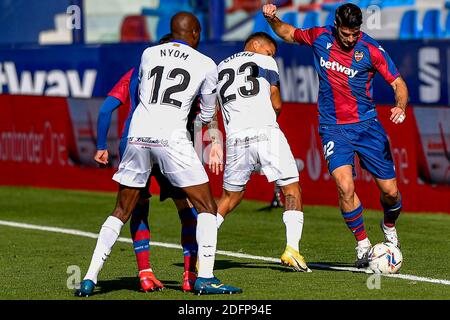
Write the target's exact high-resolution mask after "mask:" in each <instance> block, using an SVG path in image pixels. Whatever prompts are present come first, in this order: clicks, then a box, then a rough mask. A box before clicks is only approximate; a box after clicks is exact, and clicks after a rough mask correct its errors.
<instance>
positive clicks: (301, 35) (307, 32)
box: [294, 27, 326, 46]
mask: <svg viewBox="0 0 450 320" xmlns="http://www.w3.org/2000/svg"><path fill="white" fill-rule="evenodd" d="M325 30H326V29H325V28H323V27H314V28H310V29H295V31H294V40H295V42H297V43H299V44H307V45H309V46H312V45H313V43H314V41H316V39H317V38H318V37H319V36H320V35H321V34H322V33H324V32H325Z"/></svg>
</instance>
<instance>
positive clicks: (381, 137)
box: [319, 118, 395, 179]
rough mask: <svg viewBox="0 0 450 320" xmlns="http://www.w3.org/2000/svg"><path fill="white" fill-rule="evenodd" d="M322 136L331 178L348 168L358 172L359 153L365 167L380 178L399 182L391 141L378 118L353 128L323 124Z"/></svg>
mask: <svg viewBox="0 0 450 320" xmlns="http://www.w3.org/2000/svg"><path fill="white" fill-rule="evenodd" d="M319 135H320V137H321V139H322V147H323V153H324V157H325V160H326V161H327V165H328V171H329V172H330V174H331V173H332V172H333V171H334V170H335V169H336V168H339V167H341V166H344V165H351V166H352V167H353V168H354V166H355V153H356V154H357V155H358V158H359V163H360V165H361V167H362V168H363V169H366V170H367V171H369V172H370V173H371V174H372V175H373V176H375V177H376V178H379V179H392V178H395V168H394V161H393V159H392V154H391V148H390V145H389V140H388V138H387V135H386V132H385V131H384V129H383V127H382V125H381V123H380V122H379V121H378V119H377V118H373V119H370V120H366V121H362V122H358V123H351V124H337V125H336V124H331V125H330V124H321V125H319ZM354 172H355V171H354V170H353V173H354Z"/></svg>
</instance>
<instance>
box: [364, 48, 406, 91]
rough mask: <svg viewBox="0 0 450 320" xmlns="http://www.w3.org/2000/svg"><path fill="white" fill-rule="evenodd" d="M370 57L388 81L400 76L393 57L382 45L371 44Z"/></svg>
mask: <svg viewBox="0 0 450 320" xmlns="http://www.w3.org/2000/svg"><path fill="white" fill-rule="evenodd" d="M369 51H370V59H371V62H372V65H373V67H374V68H375V69H376V70H377V71H378V72H379V73H380V74H381V76H382V77H383V78H384V80H386V81H387V82H388V83H392V82H393V81H394V80H395V79H397V78H398V77H399V76H400V73H399V72H398V70H397V67H396V66H395V64H394V62H393V61H392V59H391V57H389V55H388V54H387V52H386V51H384V49H383V48H382V47H381V46H378V47H376V46H373V45H369Z"/></svg>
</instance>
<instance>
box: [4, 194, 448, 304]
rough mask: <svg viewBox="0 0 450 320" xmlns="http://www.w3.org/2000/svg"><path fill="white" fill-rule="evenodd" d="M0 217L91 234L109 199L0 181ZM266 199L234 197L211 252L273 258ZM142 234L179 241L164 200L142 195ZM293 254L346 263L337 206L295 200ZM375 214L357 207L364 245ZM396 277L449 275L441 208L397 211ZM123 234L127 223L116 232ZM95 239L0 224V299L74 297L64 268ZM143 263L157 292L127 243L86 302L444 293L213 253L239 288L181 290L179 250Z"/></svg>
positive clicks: (349, 261)
mask: <svg viewBox="0 0 450 320" xmlns="http://www.w3.org/2000/svg"><path fill="white" fill-rule="evenodd" d="M0 203H1V204H2V205H1V208H0V220H8V221H15V222H24V223H30V224H37V225H42V226H52V227H62V228H70V229H77V230H82V231H89V232H95V233H98V231H99V230H100V226H101V224H102V223H103V222H104V220H105V218H106V217H107V215H108V214H109V213H110V212H111V210H112V209H113V207H114V204H115V194H112V193H94V192H78V191H62V190H47V189H33V188H10V187H0ZM266 205H267V204H266V203H261V202H254V201H244V202H243V203H241V205H240V206H239V207H238V208H237V209H236V210H235V212H233V213H231V214H230V215H229V216H228V218H227V220H226V221H225V223H224V224H223V225H222V228H221V229H220V231H219V241H218V249H219V250H227V251H233V252H240V253H246V254H251V255H260V256H266V257H274V258H279V257H280V255H281V253H282V252H283V250H284V246H285V227H284V224H283V222H282V210H281V209H276V210H272V211H271V212H258V209H260V208H262V207H264V206H266ZM150 208H151V209H150V227H151V234H152V241H158V242H166V243H174V244H179V239H180V223H179V218H178V214H177V212H176V209H175V206H174V205H173V203H172V202H171V201H169V200H168V201H166V202H163V203H161V202H159V199H158V197H153V198H152V199H151V206H150ZM304 211H305V225H304V229H303V237H302V241H301V247H300V251H301V253H302V254H303V255H304V256H305V258H306V260H307V262H308V263H321V264H331V265H339V266H353V261H354V259H355V252H354V246H355V242H354V238H353V236H352V235H351V234H350V232H349V231H348V229H347V227H346V225H345V223H344V222H343V220H342V217H341V215H340V213H339V210H338V209H337V208H332V207H323V206H306V207H305V210H304ZM381 217H382V213H381V212H379V211H372V210H366V211H365V212H364V220H365V223H366V229H367V232H368V234H369V237H370V239H371V241H372V244H375V243H377V242H381V241H382V240H383V236H382V233H381V230H380V228H379V221H380V219H381ZM398 231H399V235H400V239H401V242H402V253H403V256H404V264H403V267H402V269H401V273H402V274H411V275H416V276H422V277H430V278H436V279H446V280H450V268H449V267H450V262H449V259H448V252H450V242H449V241H448V234H450V215H445V214H432V215H431V214H403V215H402V216H401V218H400V220H399V225H398ZM121 236H122V237H128V238H129V236H130V235H129V224H128V223H127V224H126V225H125V226H124V228H123V229H122V233H121ZM95 243H96V240H95V239H90V238H84V237H81V236H75V235H66V234H58V233H53V232H46V231H37V230H27V229H20V228H15V227H8V226H1V225H0V252H1V256H0V270H2V272H1V273H0V284H1V288H2V290H1V291H0V299H64V300H66V299H79V298H75V297H74V296H73V290H69V289H68V288H67V285H66V283H67V278H68V276H69V275H68V274H67V267H68V266H70V265H78V266H80V268H81V273H82V274H81V276H84V274H85V272H86V271H87V268H88V266H89V262H90V259H91V255H92V252H93V249H94V247H95ZM151 263H152V267H153V269H154V271H155V273H156V275H157V276H158V278H159V279H160V280H161V281H162V282H163V283H164V284H165V286H166V290H164V291H162V292H154V293H142V292H140V291H139V283H138V278H137V271H136V262H135V257H134V253H133V249H132V245H131V244H129V243H120V242H118V243H116V244H115V246H114V248H113V250H112V253H111V257H110V258H109V259H108V261H107V262H106V263H105V266H104V268H103V270H102V272H101V273H100V276H99V282H98V285H97V287H96V289H95V291H94V293H95V294H94V295H93V296H92V297H90V298H89V299H92V300H97V299H100V300H103V299H136V300H138V299H151V300H156V299H182V300H209V299H230V300H235V299H246V300H257V299H272V300H278V299H450V286H448V285H442V284H431V283H423V282H418V281H412V280H403V279H392V278H385V277H382V278H381V289H379V290H377V289H374V290H369V289H368V288H367V285H366V281H367V279H368V277H369V276H370V275H367V274H364V273H352V272H348V271H330V270H319V269H314V270H313V272H312V273H296V272H293V271H291V270H290V269H288V268H285V267H283V266H281V265H278V264H276V263H271V262H264V261H255V260H249V259H241V258H234V257H228V256H223V255H217V256H216V264H215V275H216V276H217V277H219V278H220V279H221V280H222V281H223V282H224V283H227V284H231V285H235V286H238V287H241V288H242V289H243V290H244V293H243V294H240V295H231V296H229V295H224V296H200V297H198V296H195V295H194V294H191V293H183V292H182V291H181V280H182V273H183V259H182V253H181V250H179V249H170V248H162V247H157V246H151Z"/></svg>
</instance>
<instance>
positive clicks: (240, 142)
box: [228, 134, 269, 147]
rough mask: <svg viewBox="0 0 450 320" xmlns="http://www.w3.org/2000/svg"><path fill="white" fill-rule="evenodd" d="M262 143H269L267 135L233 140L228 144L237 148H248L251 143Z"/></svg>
mask: <svg viewBox="0 0 450 320" xmlns="http://www.w3.org/2000/svg"><path fill="white" fill-rule="evenodd" d="M261 141H269V138H268V137H267V135H265V134H259V135H254V136H251V137H244V138H236V139H232V140H231V141H229V142H228V144H229V145H230V144H231V145H233V146H235V147H237V146H248V145H249V144H250V143H255V142H261Z"/></svg>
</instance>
